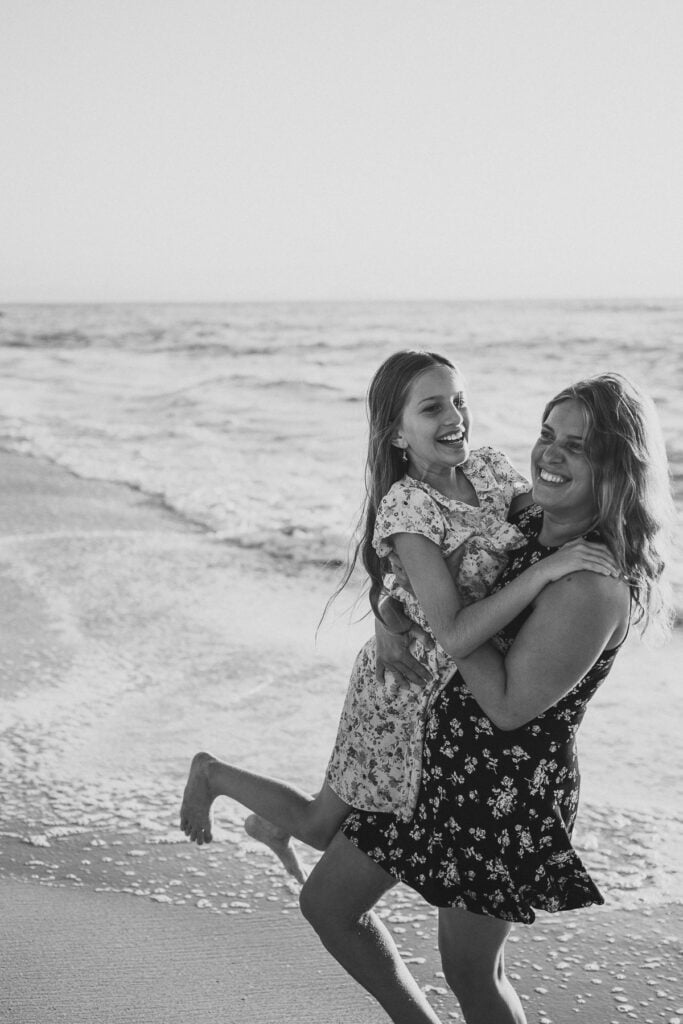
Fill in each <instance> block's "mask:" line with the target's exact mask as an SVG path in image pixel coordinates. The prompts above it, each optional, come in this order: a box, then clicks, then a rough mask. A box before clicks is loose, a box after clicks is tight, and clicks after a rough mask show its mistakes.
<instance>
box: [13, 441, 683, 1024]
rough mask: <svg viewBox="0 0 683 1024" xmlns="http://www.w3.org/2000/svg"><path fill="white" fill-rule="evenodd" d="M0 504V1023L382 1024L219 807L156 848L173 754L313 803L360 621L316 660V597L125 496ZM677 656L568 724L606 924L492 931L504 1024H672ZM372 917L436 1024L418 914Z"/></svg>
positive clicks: (586, 917) (302, 583)
mask: <svg viewBox="0 0 683 1024" xmlns="http://www.w3.org/2000/svg"><path fill="white" fill-rule="evenodd" d="M0 482H1V483H2V488H1V491H0V493H1V494H2V500H1V502H0V596H1V600H0V617H1V619H2V625H3V627H4V629H3V635H4V636H5V641H4V644H3V648H4V649H3V652H2V655H0V696H1V697H2V700H3V726H2V732H1V733H0V763H2V766H3V767H2V770H1V772H0V799H2V801H3V824H2V826H0V921H1V923H0V929H1V930H2V937H3V942H2V954H1V956H2V960H1V961H0V963H1V966H2V971H3V978H4V979H6V983H5V984H4V986H3V993H2V996H0V1020H2V1021H8V1022H10V1021H11V1022H22V1024H23V1022H35V1024H43V1022H45V1024H47V1022H50V1024H52V1022H53V1021H54V1022H59V1021H74V1022H77V1021H81V1020H82V1021H89V1022H96V1021H98V1020H101V1021H103V1022H105V1021H106V1022H108V1024H109V1022H113V1024H115V1022H118V1021H122V1022H123V1021H133V1020H141V1019H144V1020H148V1021H152V1022H154V1021H155V1020H159V1021H162V1020H163V1021H168V1022H174V1021H176V1020H177V1021H180V1020H181V1019H182V1020H186V1019H187V1017H188V1015H190V1014H191V1013H193V1012H194V1013H197V1012H199V1013H201V1015H202V1016H205V1015H209V1014H214V1015H220V1018H221V1019H224V1020H228V1021H230V1020H235V1021H246V1022H248V1021H250V1020H254V1021H257V1020H258V1021H264V1022H268V1021H271V1020H272V1021H273V1022H275V1021H279V1020H282V1019H283V1017H284V1016H285V1015H288V1016H291V1018H292V1019H297V1020H301V1021H308V1020H310V1021H313V1020H315V1021H318V1022H320V1024H324V1022H328V1021H329V1022H336V1021H339V1022H347V1021H348V1022H349V1024H350V1022H354V1024H355V1022H367V1024H374V1022H375V1021H377V1022H379V1021H382V1020H384V1019H385V1017H384V1015H383V1014H382V1012H381V1011H380V1010H379V1009H378V1008H377V1007H375V1006H374V1004H372V1003H371V1002H370V1001H369V1000H368V999H367V997H366V996H365V995H364V994H363V993H362V992H361V991H360V990H358V989H357V987H356V986H355V985H354V983H353V982H351V981H350V980H349V979H347V978H346V976H345V975H344V973H343V972H342V971H341V970H340V969H339V968H337V967H336V965H335V964H333V963H332V962H331V961H330V959H329V957H328V956H327V954H326V953H325V951H324V950H323V949H322V947H320V945H319V943H318V941H317V939H316V938H315V936H313V935H312V934H311V932H310V930H309V928H308V926H307V925H306V924H305V922H304V921H303V920H302V919H301V917H300V914H299V912H298V904H297V892H298V889H297V886H296V885H295V883H294V882H292V881H290V880H289V879H287V878H286V877H285V876H284V875H283V874H282V873H281V871H280V869H279V866H278V865H277V863H275V862H274V861H273V859H272V858H271V856H270V855H269V853H268V852H267V851H265V850H263V849H261V848H260V847H259V846H258V845H257V844H254V843H252V842H250V841H249V840H248V838H247V837H246V836H245V835H244V833H243V831H242V828H241V822H242V819H243V817H244V812H243V811H242V809H241V808H239V807H237V806H236V805H234V804H230V803H229V802H227V801H223V802H221V803H220V804H219V805H218V808H217V810H218V826H219V827H218V829H217V841H216V842H215V843H214V844H212V845H211V846H209V847H205V848H202V849H198V848H196V847H194V846H192V845H191V844H189V843H188V842H187V841H186V840H185V839H184V837H183V836H182V835H181V834H180V832H179V831H178V829H177V810H178V802H179V798H180V794H181V792H182V786H183V782H184V777H185V772H186V769H187V764H188V763H189V759H190V756H191V754H192V753H193V752H194V750H195V749H197V748H199V747H204V746H208V747H209V748H210V749H211V748H213V749H215V750H216V752H217V753H220V754H223V755H226V754H230V755H231V756H233V757H234V758H235V760H238V761H240V762H241V763H244V764H245V765H246V766H248V767H254V768H256V769H257V770H268V771H271V772H272V773H274V774H279V775H282V776H284V777H285V778H288V779H290V780H291V781H293V782H296V783H298V784H300V785H302V786H305V787H307V788H310V789H314V788H315V787H316V785H317V783H318V781H319V779H320V776H321V774H322V771H323V769H324V764H325V758H326V756H327V753H328V750H329V747H330V745H331V742H332V738H333V736H334V729H335V726H336V718H337V714H338V710H339V707H340V704H341V700H342V698H343V692H344V689H345V685H346V674H347V672H348V667H349V666H350V664H351V660H352V656H353V653H354V651H355V649H356V648H357V647H358V646H359V644H360V642H361V641H362V640H363V639H364V638H365V636H366V635H367V632H368V625H367V623H362V624H360V625H347V624H346V622H345V620H343V619H342V618H341V617H340V616H339V615H337V616H333V619H332V621H331V622H330V624H329V625H326V626H325V627H323V630H322V631H321V633H320V635H319V638H318V643H317V645H316V644H315V642H314V633H315V626H316V624H317V621H318V618H319V615H320V612H321V610H322V606H323V604H324V602H325V599H326V597H327V596H328V594H329V590H330V580H329V577H325V576H324V575H323V574H322V573H320V572H316V571H313V570H311V571H307V572H306V573H302V572H297V573H296V574H295V573H292V574H291V575H289V574H287V572H278V573H277V574H274V573H273V570H272V564H271V563H269V562H268V560H267V559H264V558H262V557H260V556H259V555H258V554H257V553H255V552H250V551H244V550H241V549H238V548H234V547H230V546H229V545H226V544H221V543H218V542H216V541H215V540H213V539H212V537H211V536H210V535H209V534H207V533H206V532H205V531H203V530H202V529H200V528H194V527H192V526H191V525H188V524H187V523H185V522H183V521H181V520H180V519H178V518H177V517H175V516H174V515H172V514H171V513H169V512H167V511H166V510H165V509H164V508H163V507H161V506H160V505H159V504H157V503H155V502H154V501H153V500H150V499H148V498H146V497H144V496H143V495H141V494H139V493H137V492H135V491H132V490H130V489H127V488H123V487H117V486H114V485H108V484H102V483H96V482H92V481H83V480H78V479H77V478H75V477H73V476H71V475H70V474H68V473H66V472H64V471H62V470H61V469H58V468H56V467H53V466H50V465H48V464H44V463H41V462H38V461H35V460H30V459H25V458H22V457H19V456H14V455H0ZM264 623H265V624H266V625H264ZM257 652H261V653H260V655H259V657H258V658H257ZM681 654H683V642H682V640H681V636H680V634H678V635H677V636H676V637H675V638H674V641H673V642H672V643H671V644H670V645H669V647H668V648H665V649H662V650H658V651H654V652H648V651H647V650H645V649H644V648H643V647H642V645H640V644H636V643H634V644H632V645H631V647H630V648H629V650H628V651H627V652H626V654H625V655H624V657H623V658H622V659H621V660H620V662H618V664H617V667H616V668H615V671H614V673H613V678H612V679H610V680H609V681H608V682H607V684H605V687H604V688H603V691H602V692H601V693H600V694H599V695H598V697H597V698H596V700H595V701H594V706H593V707H592V708H590V709H589V712H588V715H587V719H586V723H585V725H584V727H583V730H582V742H581V751H582V766H583V776H584V781H583V805H582V809H581V811H580V815H579V828H578V832H577V845H578V846H579V848H580V849H581V852H582V856H583V857H584V859H585V861H586V863H587V864H588V866H589V867H590V869H591V871H592V873H593V874H594V875H595V877H596V880H597V881H598V884H599V885H600V887H601V889H602V890H603V893H604V895H605V897H606V899H607V906H606V907H603V908H595V909H593V910H590V911H583V912H577V913H570V914H561V915H556V916H554V917H553V916H549V915H539V919H538V921H537V923H536V924H535V925H534V926H532V927H530V928H525V927H520V928H517V929H516V930H515V932H514V934H513V936H512V939H511V942H510V945H509V955H508V966H509V969H510V970H511V972H512V973H513V974H514V975H517V976H518V978H517V981H516V984H517V986H518V988H519V991H520V992H521V993H522V995H523V996H524V998H525V1005H526V1006H527V1009H528V1014H529V1020H530V1021H533V1022H539V1024H540V1022H552V1024H565V1022H569V1021H573V1020H576V1019H577V1017H578V1019H580V1020H586V1021H591V1022H595V1024H602V1022H611V1021H616V1020H619V1021H621V1020H624V1019H632V1020H639V1021H643V1022H648V1021H652V1022H655V1021H656V1022H659V1021H669V1022H670V1021H672V1020H674V1019H675V1018H676V1017H677V1016H680V1017H681V1019H682V1020H683V982H682V981H681V974H682V973H683V972H682V971H681V959H680V958H681V940H682V932H683V928H682V924H683V907H682V905H681V892H682V886H681V869H680V848H681V845H680V844H681V838H682V830H681V819H682V818H683V812H682V810H681V803H680V798H678V802H676V797H675V793H676V792H677V790H678V789H679V780H680V778H681V772H682V771H683V752H682V751H681V745H680V742H679V738H678V736H679V723H680V721H681V713H682V712H683V698H682V696H681V692H680V686H679V685H678V683H677V681H676V678H675V677H676V676H677V675H678V670H677V665H678V666H680V664H681ZM675 787H676V788H675ZM302 855H303V857H304V859H306V860H307V861H308V863H309V865H310V864H312V863H313V862H314V857H313V855H312V854H311V853H309V852H307V851H302ZM381 913H382V914H383V915H384V916H385V918H386V920H387V923H388V924H389V927H390V928H391V929H392V930H393V933H394V935H395V937H396V939H397V941H398V943H399V945H400V948H401V950H402V953H403V955H404V957H405V958H406V960H407V961H408V962H410V964H411V967H412V969H413V970H414V971H415V973H416V976H417V977H418V978H419V980H420V982H421V983H422V984H423V985H424V986H426V987H428V991H429V993H430V999H431V1000H432V1002H433V1004H434V1005H435V1007H436V1008H437V1011H438V1012H439V1013H440V1014H441V1016H442V1018H443V1020H444V1021H446V1020H457V1019H459V1014H458V1009H457V1004H456V1003H455V1000H454V999H453V997H452V996H451V995H450V994H449V993H448V991H447V989H446V986H445V982H444V980H443V978H442V977H441V976H440V973H439V963H438V957H437V953H436V951H435V946H436V938H435V934H436V933H435V922H436V918H435V913H434V911H433V910H432V909H431V908H428V907H425V906H424V905H423V904H422V903H420V901H419V900H418V899H417V898H416V896H415V895H414V894H412V893H411V892H410V891H409V890H407V889H404V888H399V889H398V890H396V892H395V893H394V894H392V895H391V896H390V897H389V899H388V900H386V901H385V902H384V903H383V905H382V907H381ZM264 967H265V969H264ZM155 1015H156V1016H155Z"/></svg>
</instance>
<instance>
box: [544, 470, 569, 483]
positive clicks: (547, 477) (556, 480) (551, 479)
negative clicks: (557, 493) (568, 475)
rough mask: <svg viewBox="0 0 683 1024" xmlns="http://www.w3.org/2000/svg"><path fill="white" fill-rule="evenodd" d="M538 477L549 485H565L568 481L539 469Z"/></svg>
mask: <svg viewBox="0 0 683 1024" xmlns="http://www.w3.org/2000/svg"><path fill="white" fill-rule="evenodd" d="M538 475H539V476H540V478H541V480H545V482H546V483H548V484H564V483H566V480H565V478H564V477H563V476H558V475H557V474H556V473H549V472H548V470H547V469H539V471H538Z"/></svg>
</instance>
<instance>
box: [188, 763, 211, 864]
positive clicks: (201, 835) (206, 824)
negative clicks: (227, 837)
mask: <svg viewBox="0 0 683 1024" xmlns="http://www.w3.org/2000/svg"><path fill="white" fill-rule="evenodd" d="M213 760H214V758H213V757H212V756H211V754H206V753H204V752H202V753H199V754H195V755H194V757H193V758H192V764H191V765H190V774H189V775H188V777H187V783H186V785H185V792H184V793H183V802H182V804H181V807H180V827H181V829H182V831H183V832H184V833H185V835H186V836H189V838H190V839H192V840H193V841H194V842H195V843H197V844H198V845H199V846H201V845H202V844H203V843H210V842H211V840H212V838H213V836H212V835H211V825H212V823H213V822H212V815H211V804H212V803H213V794H212V792H211V786H210V785H209V765H210V763H211V762H212V761H213Z"/></svg>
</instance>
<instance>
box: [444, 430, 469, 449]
mask: <svg viewBox="0 0 683 1024" xmlns="http://www.w3.org/2000/svg"><path fill="white" fill-rule="evenodd" d="M464 440H465V435H464V433H462V434H456V433H452V434H444V435H443V437H437V441H438V442H439V444H447V445H451V446H453V447H457V446H458V445H461V444H462V443H463V441H464Z"/></svg>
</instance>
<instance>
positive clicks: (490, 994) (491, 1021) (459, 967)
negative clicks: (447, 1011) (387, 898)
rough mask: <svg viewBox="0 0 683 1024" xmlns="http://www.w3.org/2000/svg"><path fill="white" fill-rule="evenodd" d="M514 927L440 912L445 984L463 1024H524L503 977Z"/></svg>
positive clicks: (464, 914) (459, 912)
mask: <svg viewBox="0 0 683 1024" xmlns="http://www.w3.org/2000/svg"><path fill="white" fill-rule="evenodd" d="M511 928H512V925H511V924H510V923H509V922H508V921H500V920H499V919H498V918H496V917H486V916H484V915H483V914H471V913H470V912H469V911H467V910H455V909H449V908H446V909H444V908H441V909H440V910H439V949H440V951H441V963H442V965H443V971H444V974H445V975H446V981H447V982H448V984H449V985H450V987H451V988H452V989H453V991H454V992H455V994H456V996H457V997H458V1000H459V1001H460V1006H461V1007H462V1012H463V1014H464V1015H465V1020H466V1021H467V1024H526V1017H525V1015H524V1010H523V1009H522V1004H521V1002H520V999H519V996H518V995H517V993H516V992H515V990H514V988H513V987H512V985H511V984H510V981H509V979H508V977H507V975H506V974H505V958H504V949H505V941H506V939H507V937H508V935H509V933H510V929H511Z"/></svg>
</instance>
